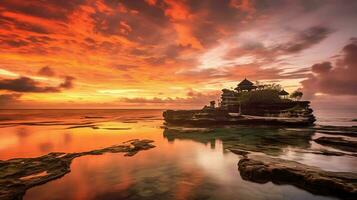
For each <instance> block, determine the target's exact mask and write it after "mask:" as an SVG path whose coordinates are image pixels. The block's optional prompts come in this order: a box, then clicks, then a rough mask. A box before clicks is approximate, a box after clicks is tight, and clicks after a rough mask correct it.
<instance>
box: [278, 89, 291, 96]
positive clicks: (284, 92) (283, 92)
mask: <svg viewBox="0 0 357 200" xmlns="http://www.w3.org/2000/svg"><path fill="white" fill-rule="evenodd" d="M279 95H283V96H284V95H289V93H288V92H287V91H285V90H282V91H280V92H279Z"/></svg>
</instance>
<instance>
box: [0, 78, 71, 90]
mask: <svg viewBox="0 0 357 200" xmlns="http://www.w3.org/2000/svg"><path fill="white" fill-rule="evenodd" d="M73 79H74V78H73V77H66V78H65V81H64V82H63V83H61V84H60V85H59V86H57V87H51V86H42V85H41V84H40V83H39V82H37V81H35V80H33V79H31V78H28V77H20V78H17V79H2V80H0V90H8V91H14V92H33V93H50V92H61V90H62V89H69V88H72V87H73V83H72V81H73Z"/></svg>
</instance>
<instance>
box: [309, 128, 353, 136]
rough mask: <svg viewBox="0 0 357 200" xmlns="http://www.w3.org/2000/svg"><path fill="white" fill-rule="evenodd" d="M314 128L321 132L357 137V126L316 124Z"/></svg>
mask: <svg viewBox="0 0 357 200" xmlns="http://www.w3.org/2000/svg"><path fill="white" fill-rule="evenodd" d="M314 130H316V131H317V132H319V133H323V134H328V135H344V136H349V137H357V127H356V126H315V127H314Z"/></svg>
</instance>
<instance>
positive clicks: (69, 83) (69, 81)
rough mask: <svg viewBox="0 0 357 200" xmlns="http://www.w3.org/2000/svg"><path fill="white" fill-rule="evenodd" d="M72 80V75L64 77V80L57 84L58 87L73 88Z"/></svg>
mask: <svg viewBox="0 0 357 200" xmlns="http://www.w3.org/2000/svg"><path fill="white" fill-rule="evenodd" d="M74 80H75V78H74V77H72V76H66V77H64V82H63V83H61V84H60V85H59V88H63V89H71V88H73V86H74V84H73V81H74Z"/></svg>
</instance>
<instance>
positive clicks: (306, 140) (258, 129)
mask: <svg viewBox="0 0 357 200" xmlns="http://www.w3.org/2000/svg"><path fill="white" fill-rule="evenodd" d="M314 133H315V132H314V131H313V130H309V129H306V130H304V129H301V130H299V129H293V130H292V129H286V128H279V127H264V126H255V127H249V126H229V127H219V128H209V129H206V130H202V129H198V130H197V129H195V128H191V129H187V128H186V129H185V128H181V127H168V128H166V129H165V130H164V137H165V138H167V140H168V141H175V140H192V141H196V142H200V143H204V144H206V143H210V144H211V147H212V148H214V146H215V141H216V140H220V141H222V143H223V148H224V149H227V148H235V147H236V148H240V149H245V150H248V151H259V152H263V153H265V154H268V155H275V156H278V155H281V154H282V153H283V150H284V148H286V147H289V146H294V147H296V148H302V149H304V148H309V147H310V146H311V144H310V140H311V138H312V136H313V135H314Z"/></svg>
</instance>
